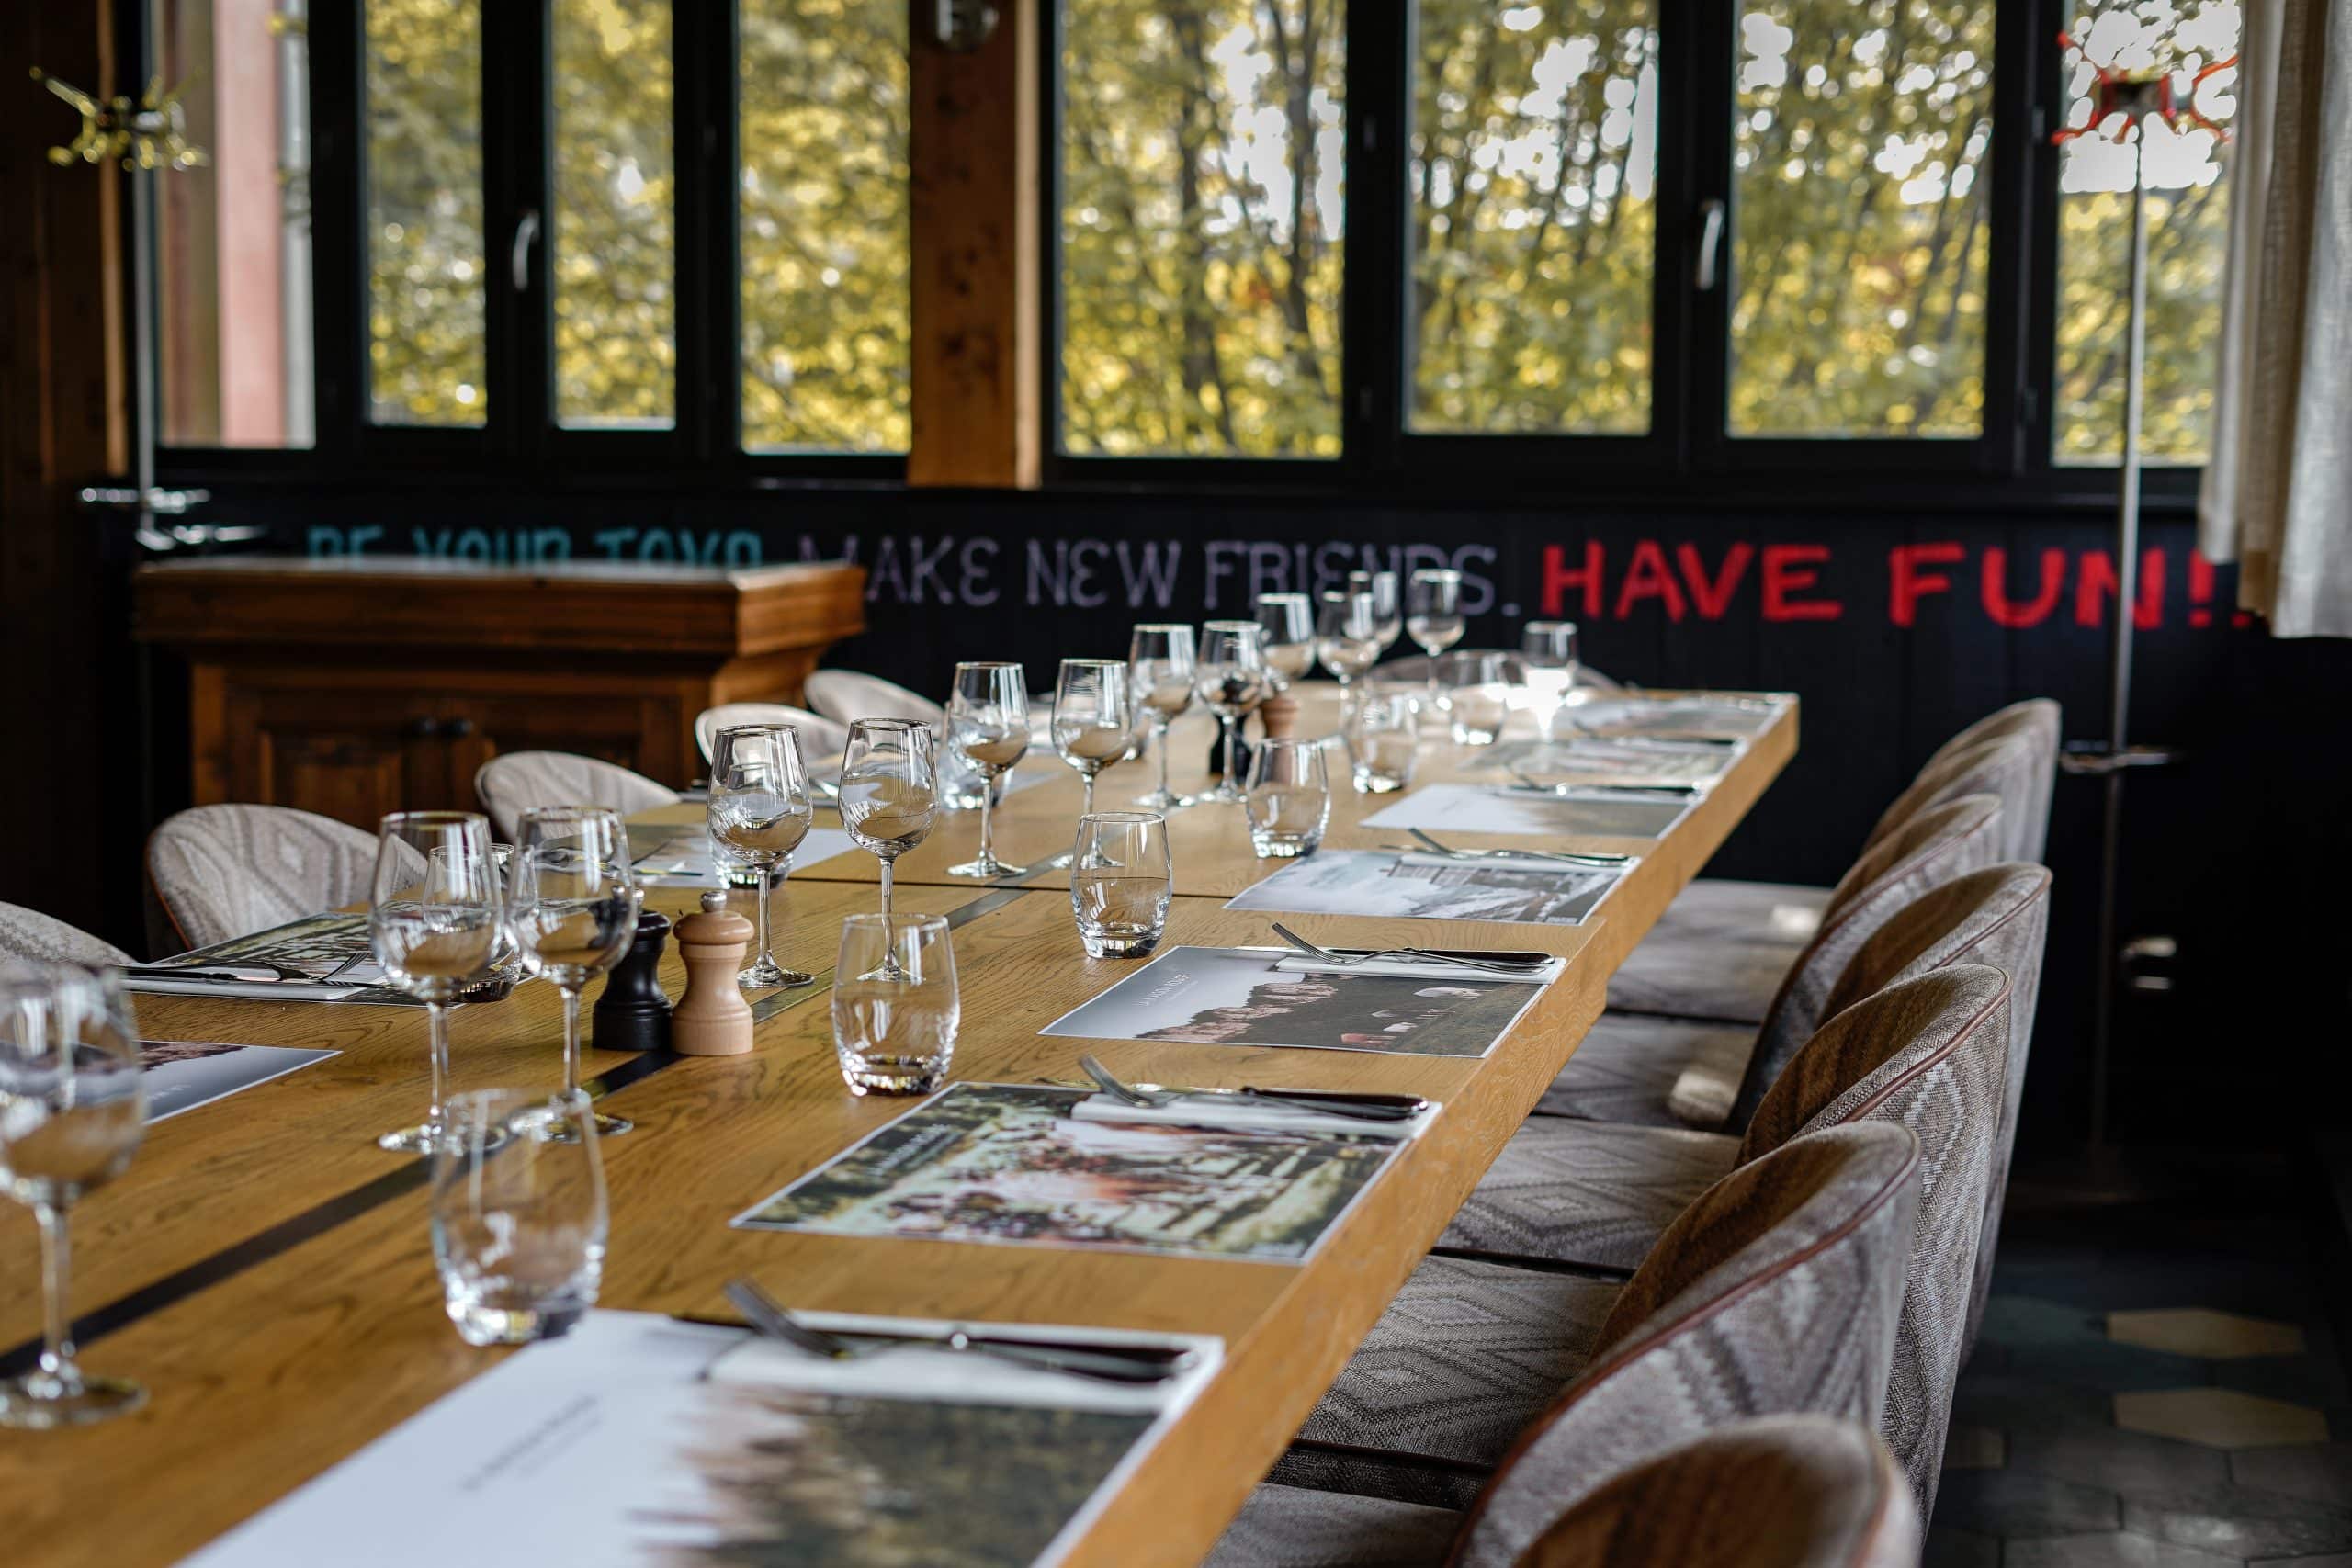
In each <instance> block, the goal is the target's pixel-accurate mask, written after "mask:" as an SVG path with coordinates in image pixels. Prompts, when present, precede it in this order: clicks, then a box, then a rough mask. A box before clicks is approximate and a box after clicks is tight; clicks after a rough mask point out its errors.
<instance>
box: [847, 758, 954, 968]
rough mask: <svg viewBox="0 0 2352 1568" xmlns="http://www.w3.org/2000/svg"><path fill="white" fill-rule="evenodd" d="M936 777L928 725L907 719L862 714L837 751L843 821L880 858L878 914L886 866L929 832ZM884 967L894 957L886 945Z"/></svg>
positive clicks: (886, 893) (886, 900) (886, 910)
mask: <svg viewBox="0 0 2352 1568" xmlns="http://www.w3.org/2000/svg"><path fill="white" fill-rule="evenodd" d="M938 802H939V780H938V775H937V773H935V772H934V771H933V739H932V733H931V726H929V725H927V724H919V723H917V722H915V721H914V720H912V719H906V718H861V719H859V720H857V722H855V723H854V724H852V725H851V726H850V727H849V745H848V747H847V748H846V749H845V750H843V751H842V827H844V828H846V829H849V836H850V838H851V839H852V840H854V841H855V843H856V844H857V846H858V847H859V848H860V849H862V850H864V851H865V852H867V853H868V854H870V855H872V856H874V858H875V859H876V860H878V861H880V862H881V863H882V918H883V919H889V916H890V867H891V865H892V864H893V863H895V862H896V861H897V860H898V858H899V856H900V855H902V854H905V853H906V852H908V851H909V850H910V849H913V848H914V847H915V846H916V845H917V844H920V843H922V841H923V840H925V839H927V838H929V837H930V836H931V825H932V823H933V820H934V819H935V818H936V817H937V814H938ZM882 958H883V964H884V969H885V971H886V972H887V970H888V966H889V964H893V963H896V962H897V960H896V959H895V958H893V957H892V956H891V953H890V949H889V948H888V946H887V945H885V947H884V948H883V951H882Z"/></svg>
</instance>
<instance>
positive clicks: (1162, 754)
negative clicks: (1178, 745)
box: [1152, 719, 1168, 801]
mask: <svg viewBox="0 0 2352 1568" xmlns="http://www.w3.org/2000/svg"><path fill="white" fill-rule="evenodd" d="M1152 739H1154V740H1157V741H1159V798H1160V799H1161V800H1163V801H1164V800H1166V799H1167V798H1168V721H1167V720H1166V719H1162V720H1160V722H1159V727H1158V728H1157V730H1156V731H1155V733H1154V734H1153V735H1152Z"/></svg>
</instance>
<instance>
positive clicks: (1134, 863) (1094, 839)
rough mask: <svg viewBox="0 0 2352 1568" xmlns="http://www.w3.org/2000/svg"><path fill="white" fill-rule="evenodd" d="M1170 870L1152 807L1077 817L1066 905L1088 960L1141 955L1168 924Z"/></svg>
mask: <svg viewBox="0 0 2352 1568" xmlns="http://www.w3.org/2000/svg"><path fill="white" fill-rule="evenodd" d="M1174 875H1175V873H1174V871H1173V869H1172V867H1171V866H1170V862H1169V858H1168V818H1165V817H1162V816H1160V815H1159V813H1158V812H1156V811H1097V812H1091V813H1089V814H1088V815H1086V816H1084V817H1081V818H1079V819H1078V842H1077V844H1076V845H1074V846H1073V847H1072V849H1071V852H1070V867H1069V908H1070V913H1071V914H1072V915H1073V916H1075V917H1076V918H1077V920H1078V940H1079V942H1080V945H1081V946H1083V947H1084V948H1085V949H1086V956H1088V957H1089V958H1142V957H1144V956H1146V955H1147V954H1148V953H1150V952H1151V950H1152V949H1153V948H1155V947H1158V946H1159V937H1160V933H1161V932H1162V931H1165V930H1167V928H1168V901H1169V898H1170V895H1171V894H1172V893H1173V892H1174Z"/></svg>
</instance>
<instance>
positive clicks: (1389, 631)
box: [1348, 571, 1405, 658]
mask: <svg viewBox="0 0 2352 1568" xmlns="http://www.w3.org/2000/svg"><path fill="white" fill-rule="evenodd" d="M1356 576H1357V574H1356V573H1354V572H1350V573H1349V574H1348V584H1349V586H1350V587H1351V588H1352V587H1353V586H1354V585H1355V580H1356ZM1364 591H1365V592H1368V593H1370V594H1371V595H1372V627H1373V636H1374V637H1377V638H1378V639H1379V641H1380V652H1381V656H1382V657H1383V658H1385V657H1386V656H1387V653H1388V650H1389V649H1392V648H1394V647H1396V646H1397V638H1398V637H1402V636H1404V635H1405V605H1404V603H1403V601H1402V600H1400V599H1399V598H1398V596H1397V574H1396V573H1395V572H1393V571H1375V572H1372V573H1369V574H1367V581H1365V584H1364Z"/></svg>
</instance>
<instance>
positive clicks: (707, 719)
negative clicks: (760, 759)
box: [695, 703, 849, 766]
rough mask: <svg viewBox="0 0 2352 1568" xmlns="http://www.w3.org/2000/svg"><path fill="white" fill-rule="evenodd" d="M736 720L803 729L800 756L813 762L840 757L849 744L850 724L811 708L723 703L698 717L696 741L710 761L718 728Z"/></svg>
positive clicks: (705, 758) (805, 761)
mask: <svg viewBox="0 0 2352 1568" xmlns="http://www.w3.org/2000/svg"><path fill="white" fill-rule="evenodd" d="M735 724H788V725H791V726H793V727H794V728H797V729H798V730H799V731H800V760H801V761H802V762H804V763H807V764H809V765H811V766H813V765H814V764H816V763H818V762H820V761H824V760H825V759H826V758H828V757H838V756H840V755H841V754H842V750H843V749H845V748H846V747H847V746H848V745H849V726H848V725H846V724H842V723H839V722H837V721H836V720H833V719H830V718H827V717H826V716H824V715H823V714H820V713H810V712H809V710H808V709H807V708H797V707H792V706H790V705H787V704H784V703H721V704H719V705H718V706H717V707H715V708H705V709H703V710H702V712H701V713H700V714H698V715H696V716H695V745H697V746H699V747H701V748H702V760H703V761H706V762H707V761H710V749H711V748H712V747H713V746H714V745H716V744H718V732H719V731H720V730H722V729H725V728H728V727H729V725H735Z"/></svg>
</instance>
